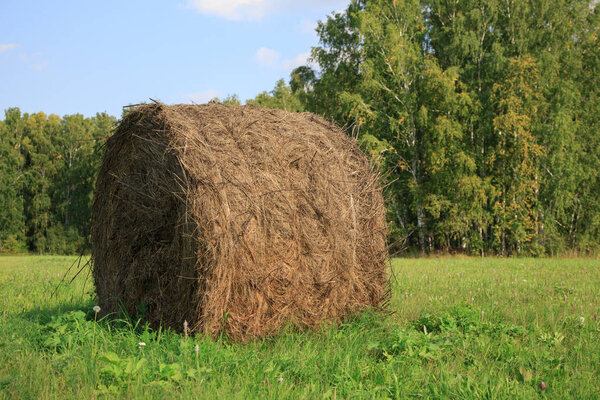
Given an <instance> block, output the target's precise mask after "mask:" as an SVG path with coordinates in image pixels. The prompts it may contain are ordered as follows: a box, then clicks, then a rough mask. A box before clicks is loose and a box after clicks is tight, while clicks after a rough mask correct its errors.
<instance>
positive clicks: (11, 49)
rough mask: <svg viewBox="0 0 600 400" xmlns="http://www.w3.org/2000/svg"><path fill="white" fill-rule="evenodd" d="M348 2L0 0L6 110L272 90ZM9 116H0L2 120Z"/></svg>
mask: <svg viewBox="0 0 600 400" xmlns="http://www.w3.org/2000/svg"><path fill="white" fill-rule="evenodd" d="M348 3H349V0H344V1H340V0H321V1H318V0H304V1H293V0H230V1H223V0H174V1H153V0H146V1H138V0H122V1H112V0H105V1H91V0H90V1H87V0H72V1H66V0H65V1H63V0H56V1H47V0H46V1H27V0H1V1H0V112H2V114H3V110H5V109H6V108H8V107H19V108H21V110H22V111H24V112H37V111H44V112H46V113H48V114H49V113H54V114H58V115H65V114H74V113H82V114H84V115H86V116H91V115H94V114H95V113H96V112H102V111H106V112H108V113H109V114H111V115H115V116H120V115H121V108H122V106H123V105H127V104H132V103H138V102H142V101H147V100H148V98H153V99H157V100H161V101H163V102H165V103H169V104H170V103H189V102H195V103H204V102H206V101H208V100H210V99H211V98H213V97H215V96H218V97H221V98H223V97H225V96H227V95H228V94H234V93H235V94H238V95H239V96H240V98H241V99H242V100H246V99H248V98H253V97H254V96H255V95H256V94H258V93H259V92H261V91H263V90H271V89H272V88H273V87H274V85H275V82H276V81H277V80H278V79H280V78H284V79H286V81H287V80H288V79H289V72H290V70H291V69H292V68H294V67H296V66H298V65H302V64H304V63H305V60H306V57H307V56H308V54H309V52H310V48H311V47H312V46H316V45H317V44H318V38H317V36H316V34H315V32H314V27H315V26H316V21H317V20H323V19H324V18H325V17H326V16H327V15H328V14H329V13H331V12H332V11H339V10H342V9H344V8H345V7H346V5H347V4H348ZM0 118H2V117H0Z"/></svg>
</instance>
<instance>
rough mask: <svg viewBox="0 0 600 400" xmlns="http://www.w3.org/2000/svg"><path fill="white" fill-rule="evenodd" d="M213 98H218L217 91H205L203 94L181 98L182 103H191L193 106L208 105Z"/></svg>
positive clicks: (187, 95) (190, 94) (193, 94)
mask: <svg viewBox="0 0 600 400" xmlns="http://www.w3.org/2000/svg"><path fill="white" fill-rule="evenodd" d="M215 97H219V92H218V91H217V90H214V89H211V90H205V91H204V92H198V93H189V94H186V95H185V96H183V102H184V103H193V104H204V103H208V102H209V101H211V100H212V99H214V98H215Z"/></svg>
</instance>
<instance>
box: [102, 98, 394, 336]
mask: <svg viewBox="0 0 600 400" xmlns="http://www.w3.org/2000/svg"><path fill="white" fill-rule="evenodd" d="M92 239H93V250H92V255H93V259H94V270H93V274H94V279H95V283H96V290H97V295H98V301H99V304H100V306H101V308H102V310H103V311H105V312H117V311H119V310H120V309H121V310H122V309H123V308H124V309H125V310H126V311H127V313H128V314H129V315H130V316H133V317H135V316H138V315H140V313H141V314H143V315H144V316H145V317H146V318H147V319H148V320H149V321H150V323H151V324H153V325H155V326H156V325H158V324H162V325H163V326H170V327H172V328H174V329H176V330H181V328H182V326H183V322H184V320H187V321H188V322H189V323H190V327H192V328H193V329H194V330H195V331H196V332H207V333H209V334H212V335H216V334H218V333H219V332H222V331H224V332H226V333H227V334H228V335H230V336H231V337H233V338H235V339H239V340H245V339H248V338H252V337H260V336H265V335H269V334H273V333H275V332H276V331H277V330H278V329H279V328H281V327H282V326H283V325H285V324H287V323H292V324H293V325H295V326H297V327H298V328H300V329H305V328H310V327H314V326H316V325H319V324H321V323H322V322H323V321H325V320H332V321H336V320H341V319H343V318H344V317H346V316H348V315H349V314H350V313H354V312H356V311H359V310H361V309H364V308H366V307H377V306H378V305H380V304H381V303H382V301H383V300H384V299H385V298H386V293H387V290H386V289H387V278H386V267H385V260H386V257H387V252H386V225H385V219H384V205H383V198H382V193H381V188H380V186H379V184H378V181H377V175H376V174H375V173H373V172H372V171H371V169H370V168H369V165H368V163H367V160H366V158H365V157H364V155H363V154H362V153H361V152H360V150H359V149H358V147H357V146H356V143H355V141H354V140H352V139H350V138H348V137H347V136H346V135H345V134H344V133H343V132H342V131H341V130H340V129H339V128H337V127H335V126H334V125H332V124H330V123H328V122H326V121H325V120H323V119H322V118H320V117H317V116H315V115H313V114H308V113H304V114H294V113H288V112H284V111H280V110H266V109H259V108H252V107H242V106H224V105H219V104H209V105H201V106H188V105H176V106H166V105H163V104H151V105H143V106H139V107H137V108H135V109H133V110H132V111H130V112H129V113H128V114H127V116H126V117H125V118H123V120H122V122H121V123H120V125H119V126H118V128H117V130H116V132H115V134H114V135H113V136H112V137H110V138H109V139H108V141H107V142H106V153H105V155H104V158H103V162H102V167H101V168H100V171H99V174H98V179H97V182H96V190H95V195H94V203H93V230H92Z"/></svg>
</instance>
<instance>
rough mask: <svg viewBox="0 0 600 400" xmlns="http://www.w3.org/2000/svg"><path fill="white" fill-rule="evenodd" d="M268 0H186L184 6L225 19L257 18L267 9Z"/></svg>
mask: <svg viewBox="0 0 600 400" xmlns="http://www.w3.org/2000/svg"><path fill="white" fill-rule="evenodd" d="M269 2H270V1H269V0H188V1H187V3H186V6H187V7H189V8H193V9H195V10H196V11H198V12H199V13H201V14H209V15H216V16H218V17H223V18H226V19H233V20H239V19H258V18H261V17H262V16H263V15H264V14H265V13H266V12H267V10H268V8H269V7H268V3H269Z"/></svg>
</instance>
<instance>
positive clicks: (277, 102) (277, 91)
mask: <svg viewBox="0 0 600 400" xmlns="http://www.w3.org/2000/svg"><path fill="white" fill-rule="evenodd" d="M246 104H247V105H251V106H255V107H264V108H278V109H281V110H286V111H293V112H300V111H303V109H304V108H303V107H302V103H301V102H300V99H299V98H298V96H297V95H295V94H294V93H292V89H291V87H290V86H288V85H286V84H285V81H284V80H283V79H280V80H278V81H277V83H276V84H275V88H273V90H271V91H270V92H262V93H259V94H258V95H257V96H256V97H255V98H254V99H253V100H247V101H246Z"/></svg>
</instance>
